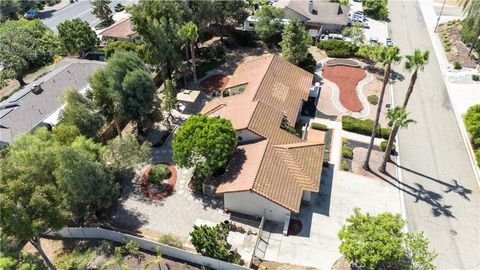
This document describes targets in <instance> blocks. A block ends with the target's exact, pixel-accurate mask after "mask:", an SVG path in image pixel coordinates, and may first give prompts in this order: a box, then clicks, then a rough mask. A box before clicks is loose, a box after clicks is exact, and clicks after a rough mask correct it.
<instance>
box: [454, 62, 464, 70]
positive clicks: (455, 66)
mask: <svg viewBox="0 0 480 270" xmlns="http://www.w3.org/2000/svg"><path fill="white" fill-rule="evenodd" d="M453 68H455V69H462V63H460V62H459V61H455V62H453Z"/></svg>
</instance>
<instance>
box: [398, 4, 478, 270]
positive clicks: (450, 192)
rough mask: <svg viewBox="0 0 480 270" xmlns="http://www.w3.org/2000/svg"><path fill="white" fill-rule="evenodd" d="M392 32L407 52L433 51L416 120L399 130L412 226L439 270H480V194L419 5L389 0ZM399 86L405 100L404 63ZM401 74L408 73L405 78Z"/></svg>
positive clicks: (415, 100) (414, 110)
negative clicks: (425, 240) (420, 234)
mask: <svg viewBox="0 0 480 270" xmlns="http://www.w3.org/2000/svg"><path fill="white" fill-rule="evenodd" d="M389 9H390V19H391V22H390V23H389V34H390V36H391V37H392V39H393V41H394V42H395V43H396V45H397V46H399V48H400V50H401V53H402V54H403V55H405V54H410V53H412V52H413V50H414V49H415V48H419V49H421V50H430V62H429V64H428V65H427V66H426V67H425V70H424V71H420V72H419V78H418V81H417V83H416V85H415V88H414V92H413V95H412V98H411V99H410V102H409V105H408V106H407V111H409V112H410V113H411V114H410V117H411V118H413V119H414V120H416V121H417V123H416V124H412V125H410V126H409V127H408V128H407V129H404V130H402V131H401V132H400V134H399V148H400V161H401V174H402V179H403V183H398V186H399V188H400V189H402V190H403V191H404V197H405V210H406V217H407V220H408V226H409V230H410V231H413V232H421V231H424V233H425V236H426V237H427V238H428V239H429V240H430V245H431V248H433V249H434V250H435V251H436V252H437V253H438V257H437V259H436V265H437V267H438V269H480V194H479V187H478V185H477V182H476V179H475V176H474V173H473V169H472V167H471V163H470V162H469V158H468V154H467V150H466V148H465V145H464V143H463V140H462V136H461V133H460V130H459V128H458V125H457V123H456V120H455V115H454V112H453V109H452V105H451V103H450V99H449V97H448V93H447V90H446V86H445V83H444V80H443V77H442V73H441V71H440V67H439V64H438V61H437V59H436V57H435V54H434V51H433V47H432V43H431V40H430V38H429V35H428V32H427V28H426V25H425V21H424V18H423V15H422V13H421V10H420V6H419V4H418V2H417V1H416V0H414V1H412V0H407V1H403V0H396V1H389ZM394 71H395V72H398V74H397V77H399V78H400V80H398V81H396V82H395V84H394V86H393V88H394V98H395V103H396V104H401V103H403V100H404V95H405V92H406V89H407V87H408V83H409V80H410V74H409V73H408V72H406V71H405V70H404V69H403V62H402V65H397V66H395V67H394ZM402 76H403V77H404V78H403V80H402Z"/></svg>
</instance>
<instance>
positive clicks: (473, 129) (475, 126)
mask: <svg viewBox="0 0 480 270" xmlns="http://www.w3.org/2000/svg"><path fill="white" fill-rule="evenodd" d="M463 121H464V122H465V127H466V129H467V131H468V133H469V134H470V139H471V141H472V144H473V148H474V149H476V150H475V157H476V159H477V164H478V166H479V167H480V104H476V105H473V106H472V107H470V108H469V109H468V111H467V113H466V114H465V116H464V118H463Z"/></svg>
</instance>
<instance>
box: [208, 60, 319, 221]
mask: <svg viewBox="0 0 480 270" xmlns="http://www.w3.org/2000/svg"><path fill="white" fill-rule="evenodd" d="M312 81H313V74H312V73H309V72H307V71H305V70H303V69H301V68H299V67H297V66H295V65H293V64H291V63H290V62H288V61H285V60H283V59H282V58H281V57H280V56H278V55H270V56H266V57H261V58H258V59H256V60H252V61H249V62H245V63H243V64H241V65H240V66H239V67H238V68H237V69H236V70H235V72H234V74H233V75H232V77H231V78H230V81H229V82H228V85H227V86H226V88H225V90H224V92H223V95H222V97H219V98H216V99H214V100H212V101H210V102H209V103H207V104H206V105H205V107H204V108H203V110H202V114H204V115H207V116H211V117H223V118H226V119H229V120H230V121H231V122H232V125H233V127H234V128H235V130H236V131H237V136H238V141H239V146H238V147H237V149H236V151H235V153H234V154H233V157H232V159H231V161H230V162H229V165H228V166H227V169H226V172H225V173H224V174H223V175H221V176H220V177H219V179H217V180H218V182H220V184H219V185H218V187H217V190H216V194H218V195H222V196H223V199H224V206H225V209H227V210H229V211H232V212H238V213H241V214H246V215H251V216H256V217H265V218H266V219H268V220H273V221H278V222H285V221H286V220H289V218H290V214H291V213H292V212H293V213H298V212H299V211H300V205H301V202H302V200H309V198H310V192H318V191H319V189H320V176H321V172H322V165H323V150H324V140H323V138H324V137H323V136H309V137H307V139H302V138H301V137H299V136H296V135H294V134H292V133H290V132H287V131H286V130H285V129H284V128H282V126H285V125H288V126H291V127H293V126H295V123H296V122H297V117H298V114H299V113H300V110H301V108H302V105H303V103H304V102H305V101H307V100H308V97H309V93H310V89H311V87H312Z"/></svg>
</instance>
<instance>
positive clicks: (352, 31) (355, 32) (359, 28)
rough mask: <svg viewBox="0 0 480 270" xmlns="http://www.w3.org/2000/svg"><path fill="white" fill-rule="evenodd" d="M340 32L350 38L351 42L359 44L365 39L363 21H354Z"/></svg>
mask: <svg viewBox="0 0 480 270" xmlns="http://www.w3.org/2000/svg"><path fill="white" fill-rule="evenodd" d="M342 34H343V35H344V36H348V37H350V38H351V39H352V42H353V44H355V45H357V46H358V45H360V44H362V43H363V42H364V40H365V30H363V23H361V22H354V23H353V24H352V26H348V27H346V28H345V29H343V31H342Z"/></svg>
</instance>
